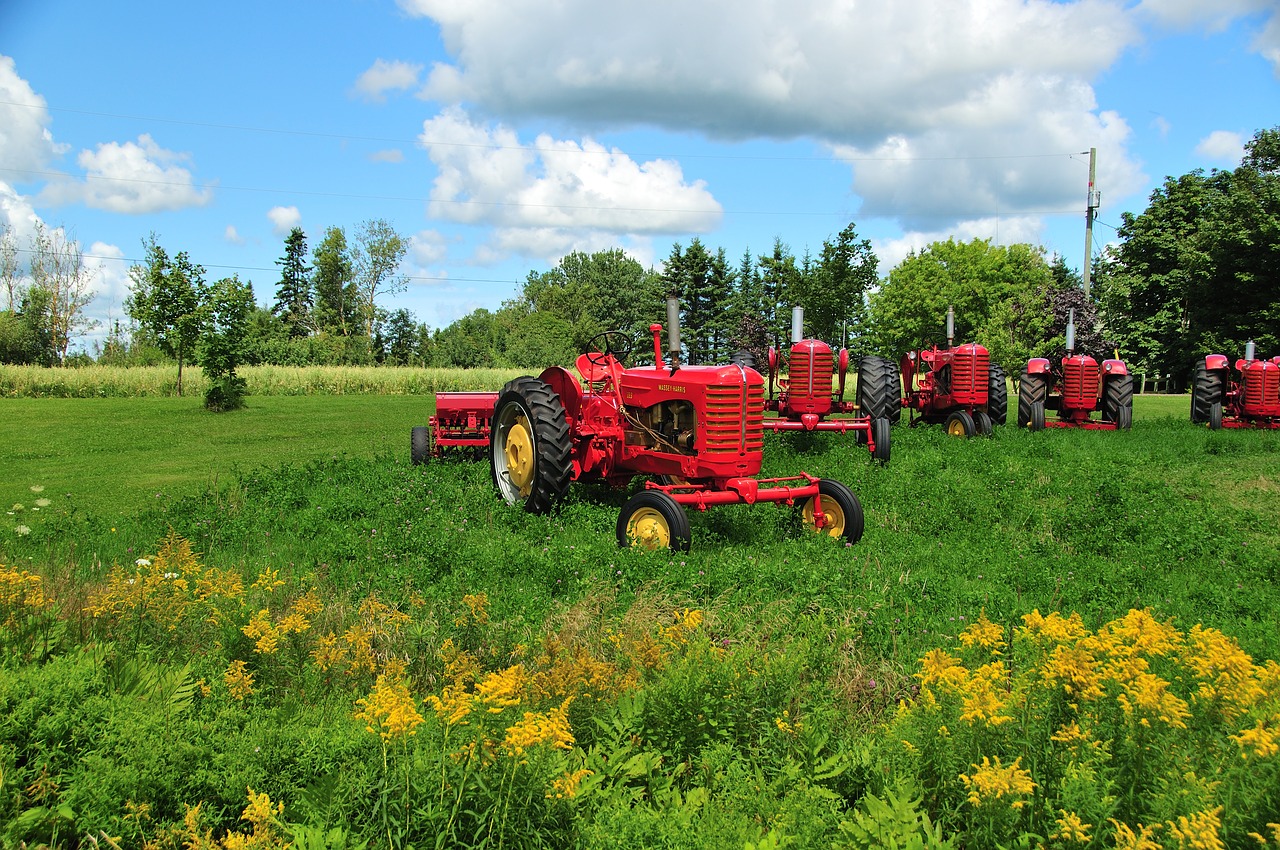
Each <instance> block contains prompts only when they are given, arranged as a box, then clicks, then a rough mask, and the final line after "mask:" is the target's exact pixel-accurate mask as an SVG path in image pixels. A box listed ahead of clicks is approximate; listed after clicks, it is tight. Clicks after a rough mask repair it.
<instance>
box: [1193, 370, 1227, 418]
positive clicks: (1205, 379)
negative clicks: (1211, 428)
mask: <svg viewBox="0 0 1280 850" xmlns="http://www.w3.org/2000/svg"><path fill="white" fill-rule="evenodd" d="M1222 390H1223V387H1222V372H1221V371H1219V370H1217V369H1214V370H1213V371H1210V370H1209V369H1207V368H1205V365H1204V363H1203V362H1201V363H1199V364H1198V365H1197V366H1196V371H1195V375H1194V376H1193V377H1192V379H1191V421H1192V422H1197V423H1199V422H1208V421H1209V407H1210V406H1211V405H1212V404H1213V403H1214V402H1215V401H1216V402H1219V403H1220V402H1221V401H1222Z"/></svg>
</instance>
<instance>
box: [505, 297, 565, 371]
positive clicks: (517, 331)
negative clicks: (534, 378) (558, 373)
mask: <svg viewBox="0 0 1280 850" xmlns="http://www.w3.org/2000/svg"><path fill="white" fill-rule="evenodd" d="M580 353H582V347H581V346H577V345H574V343H573V326H572V325H570V324H569V323H568V322H566V321H565V320H564V319H562V318H561V317H559V316H557V315H555V314H554V313H548V312H546V311H543V310H535V311H533V312H532V313H529V314H528V315H526V316H524V317H522V318H521V319H520V322H519V323H518V324H517V325H516V326H515V327H513V328H512V329H511V331H510V332H509V333H508V335H507V349H506V359H507V360H508V361H509V362H510V363H511V365H513V366H518V367H520V368H522V369H545V368H546V367H548V366H566V367H567V366H569V365H570V364H572V363H573V362H574V360H575V359H576V358H577V356H578V355H579V354H580Z"/></svg>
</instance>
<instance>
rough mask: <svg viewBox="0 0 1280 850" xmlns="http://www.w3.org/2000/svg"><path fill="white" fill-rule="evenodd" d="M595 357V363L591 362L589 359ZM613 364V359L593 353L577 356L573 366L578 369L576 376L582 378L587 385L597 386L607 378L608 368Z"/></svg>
mask: <svg viewBox="0 0 1280 850" xmlns="http://www.w3.org/2000/svg"><path fill="white" fill-rule="evenodd" d="M593 356H594V357H595V362H594V363H593V362H591V358H592V357H593ZM612 363H613V357H611V356H610V355H607V354H602V353H601V352H599V351H593V352H591V353H590V354H579V355H578V359H577V360H575V361H574V364H573V365H574V366H576V367H577V369H578V374H579V375H581V376H582V380H584V381H586V382H587V383H588V384H598V383H599V382H601V381H603V380H604V379H605V378H607V377H608V376H609V366H610V365H612Z"/></svg>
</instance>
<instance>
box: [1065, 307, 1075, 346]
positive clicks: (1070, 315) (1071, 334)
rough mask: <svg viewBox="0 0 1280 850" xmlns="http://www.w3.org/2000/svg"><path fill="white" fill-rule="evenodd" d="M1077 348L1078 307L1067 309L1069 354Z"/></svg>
mask: <svg viewBox="0 0 1280 850" xmlns="http://www.w3.org/2000/svg"><path fill="white" fill-rule="evenodd" d="M1075 350H1076V308H1074V307H1072V308H1071V309H1070V310H1068V311H1067V354H1074V353H1075Z"/></svg>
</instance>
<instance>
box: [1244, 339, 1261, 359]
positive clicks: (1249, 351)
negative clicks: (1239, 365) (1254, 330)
mask: <svg viewBox="0 0 1280 850" xmlns="http://www.w3.org/2000/svg"><path fill="white" fill-rule="evenodd" d="M1257 353H1258V346H1257V345H1256V344H1255V343H1254V341H1253V340H1249V341H1248V342H1246V343H1245V344H1244V359H1245V360H1247V361H1248V362H1250V363H1252V362H1253V361H1254V357H1255V356H1256V355H1257Z"/></svg>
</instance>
